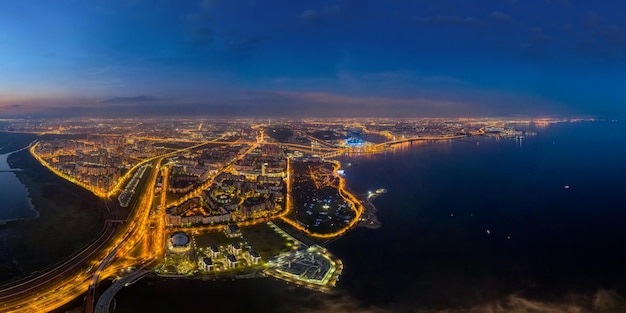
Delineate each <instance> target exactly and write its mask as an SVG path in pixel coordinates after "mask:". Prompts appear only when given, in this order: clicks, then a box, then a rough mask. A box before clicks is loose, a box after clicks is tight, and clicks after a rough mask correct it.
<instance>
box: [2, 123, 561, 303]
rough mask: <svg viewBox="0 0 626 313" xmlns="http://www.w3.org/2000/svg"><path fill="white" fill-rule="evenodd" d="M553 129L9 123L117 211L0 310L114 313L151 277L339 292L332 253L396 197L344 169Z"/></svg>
mask: <svg viewBox="0 0 626 313" xmlns="http://www.w3.org/2000/svg"><path fill="white" fill-rule="evenodd" d="M552 122H556V120H549V119H542V120H511V121H509V120H496V119H454V120H449V119H402V120H391V119H354V120H346V119H341V120H339V119H337V120H333V119H297V120H296V119H293V120H292V119H278V120H275V119H272V120H269V119H267V120H259V119H256V120H252V119H239V120H236V119H235V120H233V119H228V120H219V119H216V120H210V119H141V120H137V119H127V120H120V119H115V120H107V119H76V120H38V119H24V120H2V121H0V130H1V131H5V132H23V133H35V134H37V135H38V137H37V138H38V139H37V140H36V141H34V142H33V143H31V145H30V147H29V150H30V154H31V155H32V157H34V158H35V159H36V160H38V161H39V163H41V164H42V165H43V166H45V167H46V168H48V169H49V170H50V171H52V172H53V173H55V174H56V175H58V176H60V177H62V178H64V179H66V180H68V181H70V182H72V183H74V184H76V185H78V186H80V187H82V188H85V189H88V190H89V191H91V192H92V193H93V194H95V195H96V196H98V197H100V198H102V201H104V202H105V203H106V207H107V212H105V213H104V214H106V223H105V225H103V229H102V231H101V232H100V234H99V235H98V237H97V238H96V239H95V240H94V241H93V243H92V244H91V245H89V246H88V247H85V248H84V249H83V250H81V251H77V252H76V254H75V255H74V256H71V257H68V260H66V262H63V263H61V264H56V265H54V266H51V267H50V268H48V269H47V270H46V271H43V272H40V273H36V274H33V275H32V276H30V277H28V278H26V279H22V280H19V281H16V282H15V283H14V284H9V285H5V287H3V289H2V290H0V303H2V304H3V307H2V308H1V310H2V311H7V312H42V311H50V310H53V309H55V308H59V307H61V306H63V305H64V304H66V303H68V302H70V301H72V300H73V299H75V298H76V297H79V296H81V295H83V296H84V299H85V300H84V306H85V311H86V312H109V309H110V305H111V300H112V297H113V296H114V295H115V292H117V291H118V290H119V289H120V288H122V287H123V286H124V285H126V284H128V283H132V282H133V281H135V280H137V279H140V278H141V277H143V276H145V275H150V276H157V277H176V278H189V279H209V280H212V279H221V278H229V279H231V278H249V277H271V278H274V279H279V280H284V281H287V282H289V283H292V284H296V285H297V286H301V287H303V288H311V289H316V290H320V291H330V290H331V289H332V287H333V286H335V285H336V283H337V282H338V280H339V279H340V275H341V273H342V270H343V264H342V262H341V260H340V259H338V258H337V257H336V256H334V255H333V254H332V253H331V252H330V251H328V250H327V249H325V248H324V244H325V243H326V242H327V241H328V240H333V239H335V238H336V237H339V236H342V235H343V234H345V233H346V232H348V231H350V230H351V229H353V228H355V227H359V226H363V227H368V228H377V227H379V226H380V223H379V221H378V220H377V218H376V214H375V212H376V209H375V207H374V206H373V205H372V202H371V200H372V199H374V198H375V197H377V196H380V195H382V194H384V193H385V191H386V190H385V189H384V188H380V187H381V186H372V188H374V189H373V190H375V191H370V192H368V193H366V194H354V193H352V192H350V191H349V190H348V188H347V185H346V181H345V180H346V178H345V177H344V173H345V172H344V171H345V168H344V165H343V164H341V163H340V162H339V161H338V160H337V158H338V157H341V156H345V155H360V154H369V153H380V152H385V151H388V150H392V149H396V148H398V147H400V148H402V147H406V146H407V145H412V144H414V143H416V142H422V141H434V140H446V141H449V140H465V139H466V138H467V137H472V136H496V137H508V138H513V139H515V140H519V141H522V140H523V139H524V137H525V136H532V135H534V133H532V132H527V131H522V130H518V129H519V128H523V127H519V125H522V126H523V125H529V124H534V125H536V126H539V127H540V126H542V125H546V124H548V123H552ZM376 188H378V189H376ZM111 279H112V280H113V284H109V285H107V286H108V287H107V288H104V287H102V286H101V282H102V281H105V280H111Z"/></svg>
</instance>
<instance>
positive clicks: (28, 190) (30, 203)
mask: <svg viewBox="0 0 626 313" xmlns="http://www.w3.org/2000/svg"><path fill="white" fill-rule="evenodd" d="M35 142H36V140H33V141H32V142H31V143H29V144H28V145H27V146H25V147H22V148H20V149H17V150H14V151H10V152H7V153H3V154H2V155H6V157H7V159H6V163H7V165H8V167H9V169H11V170H15V171H13V175H15V179H17V180H18V181H19V182H20V184H22V185H23V186H24V188H25V189H26V202H27V204H28V209H29V210H30V211H32V212H34V214H35V216H33V217H16V218H9V219H0V225H6V224H8V223H10V222H15V221H21V220H30V219H37V218H39V216H40V213H39V211H37V209H36V207H35V205H34V204H33V198H32V197H31V193H32V190H31V188H30V187H29V186H26V185H25V184H24V183H22V181H21V180H20V179H19V177H18V176H17V174H16V172H18V171H23V169H21V168H16V167H13V166H12V164H11V163H9V157H10V156H11V155H12V154H14V153H18V152H21V151H23V150H26V149H28V148H30V147H31V146H32V145H33V144H34V143H35Z"/></svg>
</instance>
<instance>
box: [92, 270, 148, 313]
mask: <svg viewBox="0 0 626 313" xmlns="http://www.w3.org/2000/svg"><path fill="white" fill-rule="evenodd" d="M146 273H148V271H146V270H138V271H135V272H133V273H130V274H128V275H126V276H124V277H122V278H120V279H118V280H117V281H116V282H115V283H113V285H111V286H109V288H107V290H106V291H105V292H104V293H103V294H102V295H101V296H100V299H98V303H97V304H96V307H95V312H96V313H109V312H110V310H111V301H112V300H113V297H114V296H115V294H117V292H118V291H120V290H121V289H122V288H124V287H125V286H126V285H127V284H132V283H134V282H136V281H137V280H139V279H141V277H142V276H143V275H145V274H146Z"/></svg>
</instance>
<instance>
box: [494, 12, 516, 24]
mask: <svg viewBox="0 0 626 313" xmlns="http://www.w3.org/2000/svg"><path fill="white" fill-rule="evenodd" d="M489 17H491V18H492V19H493V20H495V21H498V22H502V23H512V22H513V18H512V17H511V16H509V15H508V14H505V13H502V12H498V11H494V12H491V14H489Z"/></svg>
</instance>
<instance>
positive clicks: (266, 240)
mask: <svg viewBox="0 0 626 313" xmlns="http://www.w3.org/2000/svg"><path fill="white" fill-rule="evenodd" d="M241 233H242V234H243V237H244V238H246V239H247V240H248V243H249V244H250V246H252V248H254V250H255V251H256V252H258V253H259V255H260V256H261V258H262V259H263V260H265V261H267V260H270V259H271V258H273V257H275V256H276V255H278V254H279V253H281V252H284V251H289V250H291V247H292V246H293V242H291V241H290V240H288V239H287V238H285V237H283V236H282V235H280V234H279V233H277V232H276V231H274V230H273V229H272V228H271V227H269V226H268V225H267V224H266V223H261V224H256V225H252V226H247V227H242V228H241Z"/></svg>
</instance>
